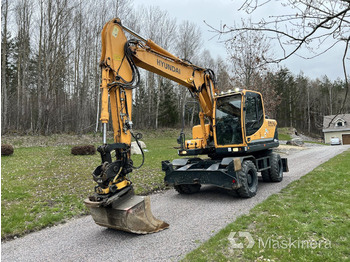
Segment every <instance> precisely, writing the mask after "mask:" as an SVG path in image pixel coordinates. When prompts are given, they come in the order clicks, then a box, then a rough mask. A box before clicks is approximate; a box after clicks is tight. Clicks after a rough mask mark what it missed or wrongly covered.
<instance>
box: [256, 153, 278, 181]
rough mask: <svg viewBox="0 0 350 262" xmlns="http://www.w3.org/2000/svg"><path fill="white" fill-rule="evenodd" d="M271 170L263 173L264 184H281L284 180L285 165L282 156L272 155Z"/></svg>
mask: <svg viewBox="0 0 350 262" xmlns="http://www.w3.org/2000/svg"><path fill="white" fill-rule="evenodd" d="M270 162H271V168H270V169H268V170H264V171H262V172H261V176H262V178H263V180H264V182H281V181H282V180H283V163H282V159H281V156H280V155H279V154H276V153H272V154H271V156H270Z"/></svg>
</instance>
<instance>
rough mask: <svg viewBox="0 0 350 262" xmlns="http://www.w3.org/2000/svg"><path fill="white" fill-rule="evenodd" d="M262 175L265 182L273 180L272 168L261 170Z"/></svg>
mask: <svg viewBox="0 0 350 262" xmlns="http://www.w3.org/2000/svg"><path fill="white" fill-rule="evenodd" d="M261 176H262V179H263V181H264V182H271V177H270V170H264V171H261Z"/></svg>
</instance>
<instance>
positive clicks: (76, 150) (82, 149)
mask: <svg viewBox="0 0 350 262" xmlns="http://www.w3.org/2000/svg"><path fill="white" fill-rule="evenodd" d="M71 153H72V154H73V155H94V154H96V147H95V146H93V145H86V146H75V147H72V151H71Z"/></svg>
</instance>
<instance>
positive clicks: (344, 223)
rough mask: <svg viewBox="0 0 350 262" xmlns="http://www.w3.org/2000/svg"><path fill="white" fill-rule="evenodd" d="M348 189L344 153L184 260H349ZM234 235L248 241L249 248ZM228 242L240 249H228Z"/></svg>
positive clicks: (349, 168) (348, 156) (349, 160)
mask: <svg viewBox="0 0 350 262" xmlns="http://www.w3.org/2000/svg"><path fill="white" fill-rule="evenodd" d="M349 188H350V151H349V150H348V151H346V152H344V153H342V154H340V155H338V156H336V157H335V158H333V159H331V160H329V161H328V162H326V163H324V164H323V165H321V166H319V167H317V168H316V169H314V170H313V171H312V172H310V173H309V174H307V175H305V176H304V177H302V178H301V179H300V180H297V181H294V182H293V183H291V184H290V185H289V186H288V187H287V188H285V189H284V190H282V191H281V192H280V193H279V194H274V195H272V196H270V197H269V198H268V199H267V200H265V201H264V202H262V203H261V204H259V205H257V206H256V207H254V208H253V209H252V210H251V212H250V213H249V214H248V215H244V216H241V217H239V218H238V219H237V220H236V221H234V222H233V223H231V224H229V225H228V226H226V227H225V228H224V229H222V230H221V231H220V232H219V233H218V234H216V235H215V236H214V237H212V238H211V239H209V240H208V241H207V242H205V243H203V244H202V245H201V246H200V247H199V248H198V249H196V250H194V251H193V252H191V253H189V254H188V255H187V256H186V258H185V259H184V261H287V262H289V261H349V257H350V250H349V246H350V231H349V228H350V201H349V199H350V190H349ZM240 231H241V232H248V233H249V234H250V235H251V236H252V238H253V240H254V241H255V243H254V245H253V247H252V248H247V246H248V244H249V242H248V238H246V237H239V233H238V232H240ZM232 232H237V233H236V234H235V235H233V234H231V237H230V239H231V241H230V240H229V235H230V233H232ZM242 236H243V235H242ZM232 238H234V239H235V240H236V241H235V242H236V243H237V244H238V243H242V244H243V247H244V248H242V249H239V248H233V246H232V243H233V242H232ZM231 242H232V243H231Z"/></svg>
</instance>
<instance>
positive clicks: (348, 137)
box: [322, 114, 350, 145]
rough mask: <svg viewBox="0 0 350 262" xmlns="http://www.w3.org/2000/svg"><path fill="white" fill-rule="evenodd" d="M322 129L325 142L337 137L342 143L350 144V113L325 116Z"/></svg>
mask: <svg viewBox="0 0 350 262" xmlns="http://www.w3.org/2000/svg"><path fill="white" fill-rule="evenodd" d="M322 131H323V134H324V141H325V143H330V142H331V138H333V137H337V138H339V140H340V142H341V144H343V145H350V114H339V115H330V116H324V117H323V129H322Z"/></svg>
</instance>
